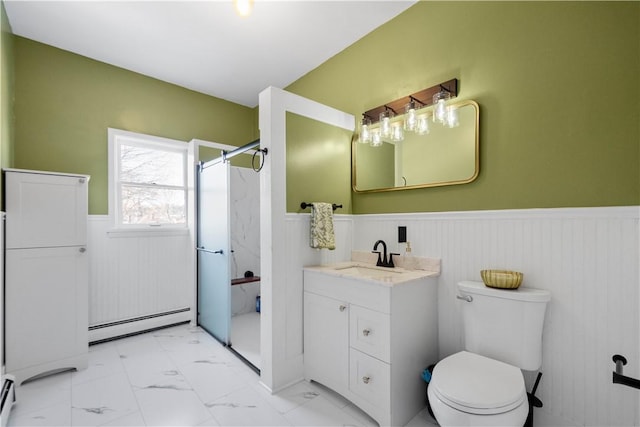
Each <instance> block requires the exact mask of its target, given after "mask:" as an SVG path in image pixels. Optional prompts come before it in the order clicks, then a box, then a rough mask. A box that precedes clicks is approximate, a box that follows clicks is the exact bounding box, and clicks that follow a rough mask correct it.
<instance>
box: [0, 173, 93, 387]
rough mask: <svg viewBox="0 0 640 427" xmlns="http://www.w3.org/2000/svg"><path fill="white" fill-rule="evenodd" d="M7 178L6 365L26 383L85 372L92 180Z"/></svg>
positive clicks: (20, 175) (63, 176) (13, 175)
mask: <svg viewBox="0 0 640 427" xmlns="http://www.w3.org/2000/svg"><path fill="white" fill-rule="evenodd" d="M4 172H5V173H4V178H5V179H4V183H5V209H6V214H7V216H6V227H7V229H6V246H5V247H6V252H5V264H6V268H5V274H6V276H5V300H4V303H5V363H6V372H7V373H10V374H12V375H14V376H15V377H16V382H17V383H18V384H21V383H22V382H23V381H24V380H27V379H29V378H32V377H35V376H38V375H42V374H46V373H51V372H55V371H60V370H65V369H73V368H75V369H78V370H79V369H83V368H86V367H87V352H88V326H89V314H88V310H89V303H88V281H89V274H88V256H87V247H86V241H87V204H88V183H89V176H86V175H75V174H61V173H52V172H39V171H27V170H20V169H5V170H4Z"/></svg>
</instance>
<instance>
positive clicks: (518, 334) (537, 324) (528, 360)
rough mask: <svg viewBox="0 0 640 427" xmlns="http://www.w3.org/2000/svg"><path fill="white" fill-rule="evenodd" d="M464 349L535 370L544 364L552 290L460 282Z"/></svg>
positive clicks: (521, 367)
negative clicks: (546, 316)
mask: <svg viewBox="0 0 640 427" xmlns="http://www.w3.org/2000/svg"><path fill="white" fill-rule="evenodd" d="M458 291H459V293H460V295H461V296H463V297H464V296H471V299H472V300H471V301H470V302H469V301H464V300H463V301H461V304H462V320H463V325H464V339H465V349H466V350H467V351H470V352H473V353H477V354H481V355H483V356H487V357H490V358H492V359H496V360H500V361H502V362H506V363H509V364H510V365H513V366H517V367H519V368H520V369H525V370H530V371H535V370H537V369H539V368H540V365H541V364H542V327H543V324H544V314H545V311H546V308H547V302H548V301H549V300H550V299H551V293H550V292H549V291H547V290H543V289H533V288H524V287H520V288H518V289H496V288H490V287H487V286H485V285H484V283H482V282H471V281H466V282H460V283H458Z"/></svg>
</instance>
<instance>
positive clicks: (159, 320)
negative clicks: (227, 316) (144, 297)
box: [89, 307, 193, 344]
mask: <svg viewBox="0 0 640 427" xmlns="http://www.w3.org/2000/svg"><path fill="white" fill-rule="evenodd" d="M192 317H193V314H192V312H191V309H190V308H188V307H186V308H181V309H178V310H171V311H166V312H163V313H155V314H150V315H146V316H140V317H134V318H130V319H123V320H118V321H115V322H108V323H101V324H98V325H91V326H89V343H90V344H97V343H100V342H103V341H109V340H112V339H115V338H120V337H125V336H129V335H135V334H140V333H142V332H146V331H151V330H154V329H158V328H163V327H166V326H171V325H177V324H180V323H185V322H190V321H192V320H193V319H192Z"/></svg>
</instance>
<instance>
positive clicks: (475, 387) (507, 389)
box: [429, 351, 527, 415]
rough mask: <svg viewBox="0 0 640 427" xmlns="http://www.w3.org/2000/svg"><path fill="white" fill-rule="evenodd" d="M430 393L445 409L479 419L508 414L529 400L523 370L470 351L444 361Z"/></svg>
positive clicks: (436, 367)
mask: <svg viewBox="0 0 640 427" xmlns="http://www.w3.org/2000/svg"><path fill="white" fill-rule="evenodd" d="M429 389H430V390H431V391H432V392H433V393H434V395H436V396H437V397H438V398H439V399H440V400H441V401H442V402H443V403H445V404H446V405H448V406H450V407H452V408H454V409H457V410H459V411H462V412H467V413H471V414H478V415H492V414H501V413H504V412H508V411H511V410H513V409H515V408H517V407H518V406H520V405H522V403H523V402H524V401H526V399H527V392H526V390H525V386H524V378H523V376H522V372H521V371H520V369H518V368H516V367H515V366H512V365H509V364H506V363H504V362H500V361H497V360H494V359H490V358H488V357H484V356H481V355H478V354H474V353H469V352H467V351H461V352H459V353H456V354H453V355H451V356H449V357H446V358H445V359H443V360H441V361H440V362H439V363H438V364H437V365H436V366H435V368H434V370H433V374H432V378H431V382H430V383H429Z"/></svg>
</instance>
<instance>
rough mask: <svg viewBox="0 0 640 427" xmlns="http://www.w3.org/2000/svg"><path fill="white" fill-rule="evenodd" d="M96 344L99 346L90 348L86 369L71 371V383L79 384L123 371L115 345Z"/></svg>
mask: <svg viewBox="0 0 640 427" xmlns="http://www.w3.org/2000/svg"><path fill="white" fill-rule="evenodd" d="M98 346H99V348H91V352H90V357H89V364H88V365H89V366H88V367H87V369H82V370H80V371H73V372H71V383H72V384H74V385H75V384H80V383H83V382H86V381H91V380H95V379H98V378H102V377H107V376H109V375H112V374H117V373H122V372H124V365H123V364H122V359H121V358H120V354H119V353H118V351H117V350H116V348H115V346H113V345H102V344H99V345H98Z"/></svg>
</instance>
